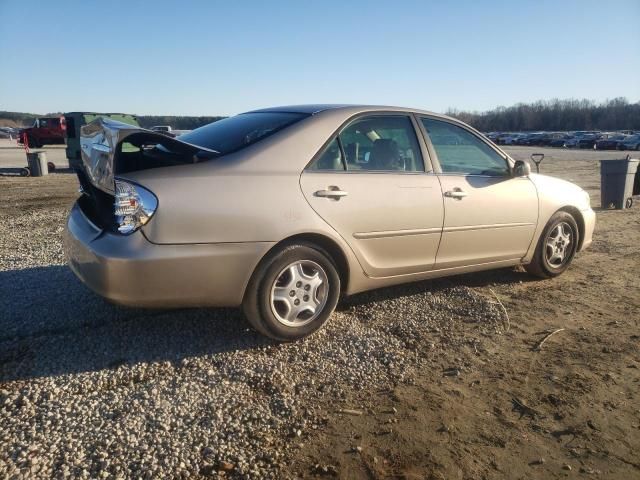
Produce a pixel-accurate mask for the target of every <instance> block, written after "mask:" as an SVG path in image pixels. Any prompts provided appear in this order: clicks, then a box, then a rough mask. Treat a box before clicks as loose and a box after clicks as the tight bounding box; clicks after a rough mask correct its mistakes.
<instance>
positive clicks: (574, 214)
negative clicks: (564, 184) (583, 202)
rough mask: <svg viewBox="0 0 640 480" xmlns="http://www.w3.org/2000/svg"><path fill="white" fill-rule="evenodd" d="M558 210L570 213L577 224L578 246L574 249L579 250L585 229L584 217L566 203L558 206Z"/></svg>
mask: <svg viewBox="0 0 640 480" xmlns="http://www.w3.org/2000/svg"><path fill="white" fill-rule="evenodd" d="M558 212H567V213H568V214H569V215H571V216H572V217H573V218H574V219H575V221H576V223H577V224H578V248H577V249H576V251H578V252H579V251H580V250H582V243H583V242H584V230H585V225H584V217H583V216H582V213H581V212H580V210H578V209H577V208H576V207H574V206H571V205H566V206H564V207H562V208H560V209H559V210H558ZM556 213H557V212H556Z"/></svg>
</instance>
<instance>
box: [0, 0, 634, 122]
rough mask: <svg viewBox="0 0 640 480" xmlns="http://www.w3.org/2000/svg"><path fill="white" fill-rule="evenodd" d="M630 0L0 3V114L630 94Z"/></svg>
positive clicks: (180, 111)
mask: <svg viewBox="0 0 640 480" xmlns="http://www.w3.org/2000/svg"><path fill="white" fill-rule="evenodd" d="M639 24H640V0H609V1H607V2H602V1H590V0H573V1H564V0H556V1H545V0H541V1H515V0H512V1H491V0H486V1H464V0H458V1H443V0H437V1H436V0H434V1H426V0H425V1H403V0H393V1H389V0H385V1H380V2H378V1H375V0H371V1H366V2H365V1H356V0H354V1H315V2H311V1H304V0H299V1H290V2H289V1H277V0H272V1H269V2H258V1H245V2H240V1H238V2H234V1H231V0H227V1H190V0H182V1H178V0H171V1H164V0H161V1H146V2H143V1H136V0H128V1H119V0H102V1H93V0H86V1H74V0H61V1H50V0H49V1H39V0H29V1H13V0H0V110H12V111H27V112H33V113H46V112H53V111H71V110H92V111H123V112H131V113H137V114H169V115H171V114H174V115H228V114H234V113H238V112H242V111H245V110H248V109H253V108H258V107H265V106H271V105H281V104H295V103H316V102H320V103H325V102H327V103H376V104H390V105H400V106H413V107H420V108H425V109H428V110H433V111H445V110H446V109H447V108H449V107H453V108H458V109H468V110H486V109H490V108H494V107H496V106H498V105H511V104H514V103H517V102H528V101H534V100H538V99H551V98H589V99H592V100H598V101H600V100H604V99H607V98H613V97H618V96H624V97H627V98H628V99H629V100H630V101H634V102H635V101H639V100H640V30H638V25H639Z"/></svg>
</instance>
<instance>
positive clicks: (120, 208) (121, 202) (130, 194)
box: [113, 179, 158, 235]
mask: <svg viewBox="0 0 640 480" xmlns="http://www.w3.org/2000/svg"><path fill="white" fill-rule="evenodd" d="M115 183H116V192H115V200H114V205H113V206H114V211H113V213H114V217H115V221H116V226H117V228H118V232H120V233H122V234H124V235H129V234H130V233H133V232H135V231H136V230H137V229H138V228H140V227H141V226H143V225H145V224H146V223H147V222H148V221H149V220H150V219H151V217H152V216H153V214H154V213H155V211H156V208H158V199H157V198H156V196H155V195H154V194H153V193H151V192H150V191H149V190H147V189H146V188H143V187H141V186H140V185H135V184H133V183H130V182H126V181H124V180H119V179H116V180H115Z"/></svg>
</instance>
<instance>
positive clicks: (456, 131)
mask: <svg viewBox="0 0 640 480" xmlns="http://www.w3.org/2000/svg"><path fill="white" fill-rule="evenodd" d="M420 124H421V126H422V127H423V131H424V133H425V134H426V136H427V139H428V141H429V144H430V148H431V149H432V151H433V152H434V155H433V157H434V166H435V168H437V170H438V176H439V178H440V183H441V184H442V192H443V200H444V226H443V231H442V241H441V242H440V248H439V250H438V256H437V259H436V268H437V269H441V268H453V267H460V266H466V265H476V264H483V263H491V262H498V261H502V260H512V259H519V258H521V257H523V256H524V255H525V253H526V252H527V250H528V249H529V245H530V244H531V241H532V240H533V234H534V231H535V229H536V225H537V222H538V194H537V190H536V188H535V185H534V184H533V182H532V181H531V180H530V179H529V178H528V177H513V176H512V175H511V168H510V166H509V163H508V161H507V159H506V157H504V156H503V155H502V154H501V153H500V152H499V151H498V150H496V149H495V148H493V146H491V145H490V144H489V143H488V142H486V141H485V140H484V139H482V138H481V137H480V136H478V135H476V134H475V133H474V132H472V131H471V130H468V129H467V128H464V127H463V126H461V125H458V124H455V123H453V122H448V121H445V120H442V119H437V118H433V117H428V116H424V117H420Z"/></svg>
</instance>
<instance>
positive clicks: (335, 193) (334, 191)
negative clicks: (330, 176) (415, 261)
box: [314, 185, 349, 200]
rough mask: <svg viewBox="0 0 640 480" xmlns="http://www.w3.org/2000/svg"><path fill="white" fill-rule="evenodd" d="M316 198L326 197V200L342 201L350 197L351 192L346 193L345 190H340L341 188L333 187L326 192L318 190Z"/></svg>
mask: <svg viewBox="0 0 640 480" xmlns="http://www.w3.org/2000/svg"><path fill="white" fill-rule="evenodd" d="M314 195H315V196H316V197H324V198H332V199H334V200H340V199H341V198H342V197H346V196H347V195H349V192H345V191H344V190H340V188H339V187H336V186H335V185H331V186H330V187H328V188H327V189H326V190H318V191H317V192H316V193H314Z"/></svg>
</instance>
